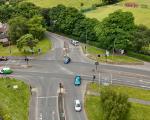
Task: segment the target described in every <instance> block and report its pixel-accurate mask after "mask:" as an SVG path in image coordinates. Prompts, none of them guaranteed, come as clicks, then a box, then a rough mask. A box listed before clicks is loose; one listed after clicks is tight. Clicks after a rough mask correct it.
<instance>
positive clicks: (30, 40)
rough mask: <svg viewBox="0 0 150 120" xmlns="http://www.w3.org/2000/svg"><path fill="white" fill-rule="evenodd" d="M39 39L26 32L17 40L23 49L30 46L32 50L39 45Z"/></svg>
mask: <svg viewBox="0 0 150 120" xmlns="http://www.w3.org/2000/svg"><path fill="white" fill-rule="evenodd" d="M37 43H38V40H37V39H35V38H34V37H33V35H32V34H25V35H23V36H22V37H20V39H18V40H17V47H18V49H19V50H20V51H21V50H22V49H23V48H24V49H25V48H26V47H29V48H30V49H31V50H33V48H34V47H35V46H36V45H37Z"/></svg>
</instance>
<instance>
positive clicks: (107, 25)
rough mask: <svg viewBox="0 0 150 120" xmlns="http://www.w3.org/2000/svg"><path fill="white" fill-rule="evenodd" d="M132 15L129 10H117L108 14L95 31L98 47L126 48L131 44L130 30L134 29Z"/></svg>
mask: <svg viewBox="0 0 150 120" xmlns="http://www.w3.org/2000/svg"><path fill="white" fill-rule="evenodd" d="M134 27H135V25H134V17H133V15H132V13H130V12H122V11H121V10H117V11H115V12H114V13H111V14H109V16H108V17H106V18H105V19H104V20H103V21H102V22H101V23H100V24H99V25H97V26H96V33H97V36H98V40H99V47H102V48H104V49H109V50H111V49H113V48H115V49H125V50H127V49H128V46H129V45H130V44H131V42H130V41H131V35H130V31H132V30H133V29H134Z"/></svg>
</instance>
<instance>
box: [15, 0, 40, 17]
mask: <svg viewBox="0 0 150 120" xmlns="http://www.w3.org/2000/svg"><path fill="white" fill-rule="evenodd" d="M15 9H16V13H15V16H20V15H21V16H23V17H25V18H28V19H29V18H32V17H33V16H34V15H41V12H40V10H41V9H40V8H39V7H37V6H36V5H35V4H33V3H30V2H21V3H19V4H16V6H15Z"/></svg>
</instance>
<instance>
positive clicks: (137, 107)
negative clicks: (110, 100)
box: [85, 83, 150, 120]
mask: <svg viewBox="0 0 150 120" xmlns="http://www.w3.org/2000/svg"><path fill="white" fill-rule="evenodd" d="M87 89H88V90H89V91H93V92H97V91H98V90H99V86H98V84H92V83H91V84H89V85H88V87H87ZM101 89H103V86H100V90H101ZM112 89H113V90H115V91H116V92H120V93H125V94H127V95H128V96H129V97H132V98H137V99H143V100H150V90H144V89H139V88H134V87H127V86H112ZM85 110H86V113H87V116H88V119H89V120H102V117H103V111H102V108H101V100H100V96H92V95H86V96H85ZM149 115H150V106H149V105H142V104H138V103H131V109H130V112H129V116H128V120H149Z"/></svg>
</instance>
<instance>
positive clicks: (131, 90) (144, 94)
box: [88, 83, 150, 101]
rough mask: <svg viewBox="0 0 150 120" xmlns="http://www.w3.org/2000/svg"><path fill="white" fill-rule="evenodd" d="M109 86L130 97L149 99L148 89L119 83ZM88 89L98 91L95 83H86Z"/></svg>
mask: <svg viewBox="0 0 150 120" xmlns="http://www.w3.org/2000/svg"><path fill="white" fill-rule="evenodd" d="M110 87H111V89H113V90H114V91H116V92H119V93H124V94H127V95H128V96H129V97H130V98H137V99H142V100H149V101H150V90H145V89H142V88H136V87H128V86H119V85H112V86H110ZM103 88H104V86H100V90H101V89H103ZM88 90H90V91H95V92H97V91H99V85H98V84H96V83H94V84H92V83H91V84H89V85H88ZM135 93H136V94H135Z"/></svg>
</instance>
